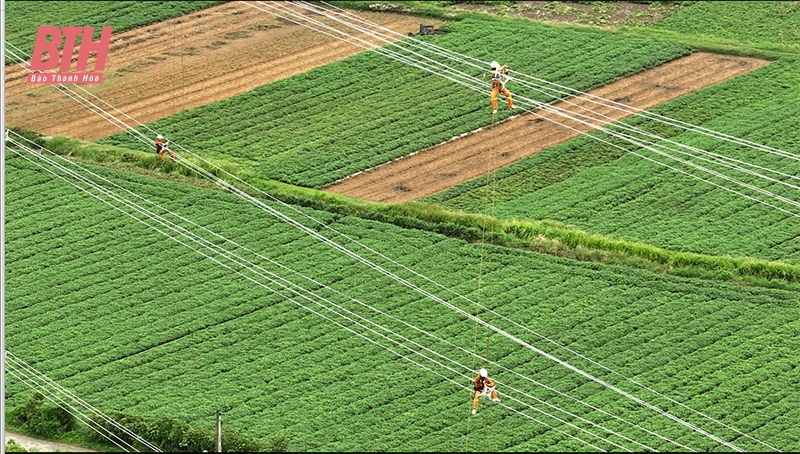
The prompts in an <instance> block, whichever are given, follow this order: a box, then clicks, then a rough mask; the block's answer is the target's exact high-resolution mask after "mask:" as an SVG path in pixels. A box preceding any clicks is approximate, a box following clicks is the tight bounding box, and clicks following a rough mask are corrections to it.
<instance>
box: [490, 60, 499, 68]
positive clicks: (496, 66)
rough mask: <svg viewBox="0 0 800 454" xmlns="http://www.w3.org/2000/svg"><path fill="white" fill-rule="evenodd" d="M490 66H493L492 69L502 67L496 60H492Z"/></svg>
mask: <svg viewBox="0 0 800 454" xmlns="http://www.w3.org/2000/svg"><path fill="white" fill-rule="evenodd" d="M489 67H490V68H492V69H497V68H499V67H500V63H497V62H496V61H493V62H491V63H490V64H489Z"/></svg>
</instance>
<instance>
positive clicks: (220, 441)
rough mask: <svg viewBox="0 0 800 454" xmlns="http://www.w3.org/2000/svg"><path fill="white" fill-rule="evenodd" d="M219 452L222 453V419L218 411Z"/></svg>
mask: <svg viewBox="0 0 800 454" xmlns="http://www.w3.org/2000/svg"><path fill="white" fill-rule="evenodd" d="M217 452H222V418H220V413H219V410H217Z"/></svg>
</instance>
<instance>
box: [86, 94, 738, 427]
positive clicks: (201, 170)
mask: <svg viewBox="0 0 800 454" xmlns="http://www.w3.org/2000/svg"><path fill="white" fill-rule="evenodd" d="M95 98H97V97H95ZM97 99H99V98H97ZM105 104H107V103H105ZM92 105H93V104H92ZM116 110H118V109H116ZM126 116H127V115H126ZM128 117H129V116H128ZM140 140H142V139H140ZM180 148H181V149H184V148H183V147H180ZM184 150H185V149H184ZM187 151H188V150H187ZM201 159H202V158H201ZM206 162H207V161H206ZM212 165H213V164H212ZM199 172H200V173H203V172H205V170H204V169H199ZM206 173H207V172H206ZM208 175H209V176H211V177H213V179H214V180H218V179H217V178H216V176H213V175H211V174H208ZM218 182H219V181H218ZM223 186H227V188H228V189H231V190H233V189H232V188H231V187H230V186H228V184H227V183H226V182H225V184H224V185H223ZM234 192H235V191H234ZM242 195H244V194H243V193H242ZM309 233H312V232H309ZM312 234H313V233H312ZM333 244H335V243H332V245H333ZM336 246H338V245H336ZM336 246H335V247H336ZM340 250H341V249H340ZM345 251H346V249H345ZM365 263H367V262H365ZM375 269H378V268H375ZM378 270H379V271H381V272H384V274H386V272H385V270H380V269H378ZM415 274H418V273H415ZM406 285H409V283H406ZM410 286H411V287H412V288H414V287H415V286H413V285H410ZM418 291H419V290H418ZM430 297H433V295H430ZM467 315H468V314H467ZM504 335H505V334H504ZM529 348H530V347H529ZM547 357H548V358H550V359H553V357H552V356H547ZM562 365H563V364H562ZM587 376H589V375H588V374H587ZM589 377H590V376H589ZM592 379H594V378H593V377H592ZM595 381H597V380H595ZM598 383H601V384H604V382H602V381H598ZM604 386H605V384H604ZM612 389H616V388H612ZM646 406H647V405H646ZM648 408H651V407H648ZM651 409H654V410H656V407H652V408H651ZM662 414H664V415H665V416H667V417H669V418H670V419H673V418H674V417H673V416H672V415H669V414H667V413H666V412H663V413H662ZM703 432H704V431H703ZM703 432H700V433H703ZM723 443H724V442H723Z"/></svg>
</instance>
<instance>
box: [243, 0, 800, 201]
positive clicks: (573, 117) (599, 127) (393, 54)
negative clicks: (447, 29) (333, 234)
mask: <svg viewBox="0 0 800 454" xmlns="http://www.w3.org/2000/svg"><path fill="white" fill-rule="evenodd" d="M262 4H263V2H262ZM248 6H251V7H253V8H256V9H260V10H263V9H262V8H259V7H256V6H253V5H248ZM265 6H268V7H269V8H273V10H274V9H277V10H279V11H280V12H282V13H284V14H291V15H292V17H297V18H299V19H301V20H305V21H308V22H311V23H314V24H315V25H317V26H321V27H324V28H325V29H329V30H332V31H335V32H337V33H340V34H343V35H346V36H348V37H349V35H348V34H347V33H345V32H342V31H339V30H337V29H335V28H333V27H330V26H328V25H325V24H322V23H320V22H319V21H315V20H313V19H309V18H306V17H304V16H302V15H300V14H298V13H296V12H293V11H291V10H287V9H286V8H285V7H280V6H275V5H273V4H269V5H265ZM264 11H266V12H268V13H270V14H275V15H278V16H279V17H282V18H283V19H284V20H287V21H290V22H294V23H297V24H298V25H302V26H306V27H308V28H311V29H313V30H316V31H320V30H318V29H315V28H314V27H312V26H308V25H306V24H303V23H300V22H297V21H294V20H292V19H288V18H286V17H284V16H281V15H280V14H278V13H275V12H272V11H267V10H264ZM314 12H317V13H318V14H322V13H319V12H318V10H315V11H314ZM357 30H359V31H362V32H364V31H365V30H364V29H363V28H361V27H359V28H357ZM321 32H322V33H324V34H326V35H330V34H329V33H327V32H324V31H321ZM330 36H334V37H335V35H330ZM343 40H344V41H346V42H350V43H351V44H355V45H358V46H360V47H363V48H365V49H368V50H372V51H375V52H377V53H379V54H383V55H385V56H387V57H389V58H393V59H395V60H399V61H401V62H405V63H408V64H410V65H412V66H415V67H417V68H420V69H424V70H426V71H429V72H432V73H435V74H437V75H440V76H442V77H445V78H447V79H449V80H451V81H454V82H457V83H459V84H461V85H464V86H467V87H468V88H470V89H473V90H475V91H483V90H484V89H483V85H482V83H480V82H475V80H477V79H476V78H473V79H474V80H473V83H477V85H474V84H473V85H469V83H465V82H464V81H461V80H458V79H454V78H452V77H449V76H447V75H443V74H442V73H440V72H436V71H433V70H432V69H430V68H428V67H424V66H421V65H419V64H418V63H417V62H415V61H414V60H412V59H410V58H408V57H406V56H402V55H400V54H398V53H396V52H393V51H388V53H386V52H387V51H386V49H384V48H376V46H378V45H377V44H371V47H370V46H365V45H361V44H356V43H352V42H351V41H348V40H347V39H343ZM357 40H358V41H359V42H365V41H364V40H361V39H357ZM390 44H391V45H393V46H397V44H396V43H390ZM412 53H414V54H416V55H420V54H418V53H416V52H412ZM422 57H423V58H426V59H428V60H430V61H433V62H434V63H436V64H439V65H443V64H442V63H439V62H436V61H435V60H431V59H429V58H428V57H425V56H422ZM464 74H465V73H462V72H459V73H458V74H457V76H459V77H464ZM515 97H516V99H517V104H520V103H519V100H520V99H521V100H523V101H526V102H527V103H528V104H532V105H533V106H536V107H539V108H541V109H543V110H547V111H550V112H552V113H555V114H557V115H559V116H561V117H565V118H566V119H569V120H573V121H577V122H579V123H582V124H584V125H587V126H590V127H591V128H592V129H597V130H598V131H600V132H604V133H606V134H609V135H611V136H613V137H617V138H620V139H622V140H625V141H627V142H629V143H632V144H634V145H637V146H640V147H642V148H644V149H647V150H650V151H652V152H655V153H656V154H658V155H660V156H663V157H666V158H669V159H672V160H675V161H678V162H680V163H682V164H684V165H687V166H689V167H691V168H694V169H696V170H699V171H701V172H705V173H709V174H711V175H713V176H716V177H718V178H720V179H722V180H725V181H729V182H732V183H735V184H737V185H739V186H742V187H745V188H747V189H750V190H752V191H754V192H757V193H761V194H763V195H766V196H768V197H770V198H773V199H776V200H779V201H781V202H784V203H787V204H789V205H793V206H800V202H797V201H794V200H792V199H789V198H787V197H783V196H781V195H779V194H776V193H773V192H771V191H768V190H766V189H763V188H760V187H757V186H754V185H752V184H749V183H745V182H742V181H740V180H737V179H735V178H732V177H730V176H728V175H725V174H723V173H721V172H718V171H714V170H711V169H708V168H706V167H703V166H700V165H698V164H696V163H693V162H691V161H687V160H684V159H681V158H677V157H675V156H672V155H669V154H668V153H666V152H665V151H663V148H665V147H666V146H665V145H659V146H660V147H661V148H662V149H657V148H654V147H653V145H654V144H653V143H652V142H647V141H645V142H642V141H640V140H638V139H634V138H632V137H630V136H627V135H625V134H623V133H618V132H614V131H611V130H609V129H607V128H606V127H604V126H606V125H603V124H600V125H598V124H596V123H590V122H588V121H584V120H579V119H577V118H576V116H577V117H584V118H589V119H590V120H595V119H594V118H592V117H589V116H587V115H584V114H576V113H573V112H569V111H567V110H566V109H563V108H561V107H556V106H551V105H549V104H547V103H542V102H540V101H536V100H533V99H530V98H526V97H522V96H520V95H515ZM525 111H526V112H529V113H532V114H534V115H536V116H539V117H540V118H543V119H546V120H548V121H551V122H554V123H556V124H559V125H561V126H563V127H566V128H568V129H570V130H573V131H575V132H577V133H578V134H585V133H586V132H585V131H580V130H578V129H576V128H574V127H571V126H568V125H565V124H563V123H560V122H558V121H556V120H554V119H552V118H549V117H545V116H543V115H541V114H539V113H538V112H534V111H531V110H528V109H525ZM562 111H564V112H567V113H564V112H562ZM587 135H588V136H589V137H591V138H593V139H595V140H598V141H600V142H603V143H606V144H608V145H610V146H613V147H615V148H618V149H620V150H622V151H625V152H627V153H630V154H633V155H635V156H638V157H641V158H643V159H645V160H648V161H650V162H653V163H655V164H658V165H661V166H664V167H667V168H669V169H671V170H674V171H676V172H679V173H682V174H684V175H687V176H689V177H692V178H695V179H698V180H700V181H703V182H705V183H708V184H711V185H713V186H716V187H719V188H721V189H724V190H726V191H729V192H732V193H734V194H736V195H739V196H741V197H744V198H747V199H749V200H752V201H755V202H757V203H760V204H763V205H766V206H769V207H772V208H775V209H777V210H778V211H781V212H783V213H786V214H789V215H792V216H795V217H800V213H797V212H794V211H790V210H788V209H786V208H782V207H779V206H776V205H773V204H771V203H769V202H765V201H763V200H760V199H758V198H756V197H753V196H751V195H748V194H744V193H742V192H740V191H737V190H734V189H731V188H728V187H727V186H724V185H722V184H719V183H716V182H713V181H710V180H707V179H705V178H702V177H700V176H697V175H695V174H693V173H690V172H687V171H686V170H682V169H678V168H676V167H673V166H670V165H668V164H665V163H663V162H661V161H658V160H655V159H653V158H651V157H646V156H643V155H641V154H639V153H636V152H634V151H631V150H628V149H626V148H624V147H621V146H620V145H617V144H613V143H611V142H608V141H605V140H603V139H601V138H599V137H596V136H595V135H592V134H587ZM663 140H666V139H663ZM699 159H701V160H706V159H705V158H699ZM723 166H725V167H730V165H724V164H723ZM747 173H749V174H751V175H756V176H760V177H762V178H764V179H767V180H772V181H777V180H774V179H771V178H769V177H766V176H763V175H760V174H758V173H755V172H752V171H747Z"/></svg>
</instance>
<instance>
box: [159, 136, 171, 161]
mask: <svg viewBox="0 0 800 454" xmlns="http://www.w3.org/2000/svg"><path fill="white" fill-rule="evenodd" d="M167 145H169V140H166V139H164V136H162V135H161V134H159V135H158V137H157V138H156V153H158V156H159V157H160V158H161V160H162V161H163V160H164V153H169V157H170V158H172V161H173V162H174V161H175V155H174V154H173V153H172V150H170V149H169V148H167Z"/></svg>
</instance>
